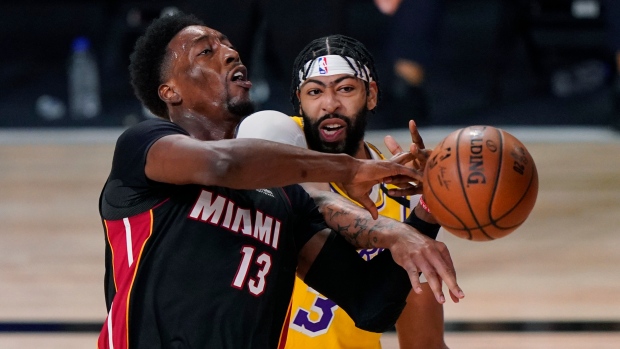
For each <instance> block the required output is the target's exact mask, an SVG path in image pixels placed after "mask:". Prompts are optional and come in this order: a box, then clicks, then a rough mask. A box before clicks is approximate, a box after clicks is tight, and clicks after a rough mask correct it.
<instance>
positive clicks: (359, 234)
mask: <svg viewBox="0 0 620 349" xmlns="http://www.w3.org/2000/svg"><path fill="white" fill-rule="evenodd" d="M306 190H307V191H308V193H309V194H310V196H311V197H312V198H313V199H314V201H315V202H316V203H317V205H318V206H319V210H320V211H321V213H322V214H323V217H324V218H325V221H326V222H327V225H328V226H329V227H330V228H332V229H334V230H335V231H336V232H338V233H339V234H341V235H342V236H343V237H344V239H346V240H347V241H348V242H349V243H350V244H352V245H353V246H355V247H356V248H377V247H380V248H386V249H389V250H390V251H391V253H392V256H393V258H394V261H396V263H398V264H399V265H400V266H402V267H403V268H404V269H405V270H406V271H407V273H408V274H409V278H410V280H411V284H412V286H413V289H414V291H415V292H416V293H422V292H423V289H422V286H421V283H420V279H419V273H420V272H422V273H424V275H425V276H426V279H427V282H428V284H429V286H430V287H431V289H432V290H433V293H434V295H435V299H436V300H437V302H439V303H444V302H445V297H444V294H443V291H442V281H443V282H445V283H446V285H448V288H449V289H450V295H451V297H452V300H453V301H454V302H458V300H459V299H460V298H463V297H464V295H463V292H462V291H461V289H460V288H459V287H458V285H457V284H456V272H455V270H454V265H453V264H452V259H451V257H450V252H449V251H448V249H447V247H446V245H445V244H444V243H442V242H439V241H435V240H433V239H431V238H429V237H427V236H426V235H423V234H421V233H420V230H428V229H434V234H436V233H437V230H438V229H439V226H437V225H435V224H431V223H428V222H424V221H422V220H421V219H420V218H418V216H417V215H416V212H419V211H418V210H419V209H420V208H417V209H416V210H414V211H413V212H412V215H411V216H410V218H409V219H408V221H409V222H410V224H406V223H401V222H398V221H396V220H394V219H391V218H387V217H383V216H380V217H379V218H378V219H377V220H373V219H371V217H370V216H369V214H368V212H366V211H365V210H363V209H362V208H361V207H359V206H356V205H354V204H353V203H351V202H350V201H348V200H347V199H345V198H343V197H342V196H340V195H338V194H334V193H331V192H326V191H322V190H317V189H312V188H309V189H306ZM416 218H417V219H416ZM429 235H432V233H429Z"/></svg>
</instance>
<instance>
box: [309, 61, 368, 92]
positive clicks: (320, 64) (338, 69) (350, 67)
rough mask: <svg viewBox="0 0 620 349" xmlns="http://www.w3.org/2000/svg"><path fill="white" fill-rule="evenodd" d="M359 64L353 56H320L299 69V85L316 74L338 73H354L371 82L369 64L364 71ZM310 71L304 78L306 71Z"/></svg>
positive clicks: (328, 74)
mask: <svg viewBox="0 0 620 349" xmlns="http://www.w3.org/2000/svg"><path fill="white" fill-rule="evenodd" d="M358 66H359V64H355V60H354V59H353V58H351V57H342V56H339V55H327V56H320V57H317V58H315V59H313V60H311V61H308V62H306V64H304V68H303V69H302V70H300V71H299V86H301V85H302V84H303V83H304V81H305V80H306V79H308V78H311V77H314V76H330V75H338V74H348V75H353V76H355V77H356V78H358V79H362V80H364V81H367V82H370V81H372V77H371V76H370V70H368V67H367V66H363V67H362V68H363V71H360V70H358V69H359V68H358ZM306 71H307V72H308V75H306V79H304V72H306Z"/></svg>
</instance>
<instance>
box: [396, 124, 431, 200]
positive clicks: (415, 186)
mask: <svg viewBox="0 0 620 349" xmlns="http://www.w3.org/2000/svg"><path fill="white" fill-rule="evenodd" d="M409 132H410V133H411V145H410V146H409V153H410V154H411V155H412V156H413V161H410V162H407V163H403V162H402V158H401V154H403V149H402V148H401V146H400V145H399V144H398V142H396V140H395V139H394V138H393V137H392V136H389V135H388V136H385V138H384V143H385V146H386V147H387V148H388V150H389V151H390V152H391V153H392V155H394V156H393V157H392V158H391V159H390V161H394V162H398V163H400V164H403V165H405V166H408V167H411V168H413V169H415V170H418V171H422V172H423V171H424V168H425V167H426V162H427V160H428V158H429V157H430V155H431V152H432V151H431V150H427V149H425V147H424V140H423V139H422V137H421V136H420V133H419V132H418V128H417V126H416V124H415V122H414V121H413V120H409ZM392 184H394V185H396V186H397V187H399V188H400V189H391V190H390V191H389V194H390V195H393V196H406V195H415V194H422V184H423V183H422V181H417V182H414V183H410V182H403V181H393V182H392Z"/></svg>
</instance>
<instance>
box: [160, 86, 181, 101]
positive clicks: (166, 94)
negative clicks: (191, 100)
mask: <svg viewBox="0 0 620 349" xmlns="http://www.w3.org/2000/svg"><path fill="white" fill-rule="evenodd" d="M157 93H158V94H159V98H161V100H162V101H164V102H166V103H170V104H175V103H179V102H181V100H182V98H181V95H180V94H178V93H177V91H176V89H175V87H174V85H173V84H161V85H159V88H158V89H157Z"/></svg>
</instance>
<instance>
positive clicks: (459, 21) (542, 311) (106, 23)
mask: <svg viewBox="0 0 620 349" xmlns="http://www.w3.org/2000/svg"><path fill="white" fill-rule="evenodd" d="M618 7H620V1H618V0H402V1H391V0H314V1H301V0H228V1H221V0H220V1H215V0H203V1H187V0H186V1H176V2H169V1H159V0H157V1H148V2H146V1H144V2H141V1H134V2H121V1H88V2H87V1H28V0H23V1H20V2H15V3H13V4H6V3H3V4H1V5H0V37H1V41H0V42H1V43H2V48H3V50H2V54H0V81H1V82H2V83H1V84H0V222H2V223H1V224H0V348H3V349H4V348H20V349H29V348H40V347H45V348H63V349H68V348H84V347H94V346H95V338H96V337H97V333H98V331H99V329H100V328H101V324H102V321H103V319H104V318H105V314H106V310H105V303H104V298H103V297H104V296H103V273H104V264H103V253H104V240H103V239H104V236H103V230H102V226H101V221H100V219H99V215H98V212H97V199H98V196H99V192H100V190H101V187H102V185H103V183H104V181H105V179H106V177H107V175H108V171H109V169H110V162H111V159H112V152H113V148H114V142H115V141H116V138H117V137H118V135H119V134H120V133H121V132H122V130H123V129H124V128H125V127H127V126H129V125H131V124H134V123H136V122H139V121H141V120H144V119H147V118H150V117H152V115H150V114H149V113H148V112H147V111H145V110H143V109H142V107H141V106H140V104H139V102H138V101H137V99H136V98H135V97H134V96H133V93H132V90H131V86H130V84H129V73H128V69H127V66H128V64H129V54H130V52H131V50H132V47H133V44H134V42H135V40H136V39H137V38H138V37H139V36H140V35H141V34H142V33H143V31H144V30H145V28H146V26H147V25H148V24H149V23H150V21H151V20H153V19H154V18H157V17H158V16H161V15H162V14H165V13H170V12H173V11H178V10H182V11H185V12H190V13H195V14H196V15H198V16H199V17H200V18H202V19H204V21H205V23H206V24H207V25H209V26H211V27H213V28H215V29H218V30H220V31H222V32H223V33H225V34H226V35H228V36H229V37H230V39H231V41H232V43H233V44H234V45H235V46H236V48H238V50H239V52H240V53H241V57H242V60H243V61H244V63H245V64H246V65H248V67H249V73H250V79H251V80H252V81H253V84H254V86H253V88H252V95H253V99H254V101H255V103H256V106H257V108H258V109H259V110H260V109H276V110H280V111H283V112H286V113H291V114H293V113H295V111H294V110H293V107H292V105H291V103H290V101H289V81H290V78H291V74H292V72H291V70H292V65H293V60H294V58H295V56H296V55H297V53H298V52H299V51H300V50H301V49H302V48H303V46H305V45H306V44H307V43H308V42H309V41H310V40H312V39H315V38H318V37H320V36H324V35H328V34H333V33H342V34H347V35H350V36H353V37H355V38H357V39H359V40H361V41H362V42H363V43H364V44H366V46H367V47H368V49H369V50H370V51H371V52H372V53H373V55H374V57H375V61H376V64H377V67H378V69H379V73H380V85H381V92H382V99H381V101H380V104H379V107H378V110H377V112H376V113H375V114H374V115H373V116H372V117H371V119H370V131H369V132H368V135H367V136H368V137H367V138H368V140H369V141H371V142H372V143H373V144H376V145H377V146H379V147H380V148H381V149H382V150H384V151H385V149H384V148H383V147H382V142H383V141H382V139H383V136H384V135H386V134H391V135H393V136H394V137H395V138H396V139H397V140H398V141H399V142H400V143H401V144H403V145H405V144H408V143H409V142H410V137H409V134H408V131H407V130H406V122H407V120H409V119H412V118H413V119H415V120H416V121H417V123H418V125H420V132H421V134H422V136H423V137H424V139H425V142H426V145H427V147H428V148H432V147H434V146H435V145H436V144H437V143H438V142H439V141H440V140H441V139H442V138H443V137H445V136H446V135H447V134H448V133H450V132H452V131H453V130H455V129H457V128H459V127H462V126H467V125H473V124H489V125H494V126H498V127H502V128H504V129H506V130H507V131H509V132H510V133H512V134H513V135H515V136H516V137H517V138H519V139H520V140H521V141H522V142H523V143H524V144H525V145H526V147H527V148H528V150H529V151H530V152H531V154H532V155H533V158H534V159H535V161H536V164H537V167H538V171H539V176H540V189H539V196H538V200H537V203H536V207H535V208H534V210H533V212H532V214H531V216H530V217H529V218H528V220H527V221H526V222H525V224H524V225H523V226H522V227H521V228H519V229H518V230H517V231H516V232H515V233H513V234H511V235H510V236H508V237H506V238H503V239H500V240H498V241H493V242H488V243H486V242H485V243H474V242H470V241H466V240H462V239H458V238H456V237H454V236H451V235H449V234H448V233H446V235H447V236H446V237H447V244H448V247H449V248H450V251H451V254H452V256H453V259H454V261H455V265H456V267H457V271H458V273H459V282H460V284H461V286H462V287H463V288H464V290H465V292H466V294H467V297H466V299H465V300H464V301H463V302H461V303H460V304H458V305H455V304H448V305H446V307H445V314H446V331H447V335H446V338H447V343H448V345H450V347H451V348H465V349H468V348H472V349H473V348H476V349H484V348H504V349H506V348H541V349H542V348H545V349H549V348H563V349H566V348H591V347H596V348H610V349H611V348H618V347H620V299H619V298H618V294H620V268H619V267H618V265H620V253H618V251H620V230H619V228H618V227H619V226H620V215H618V213H619V212H620V156H618V154H620V131H619V130H620V79H619V78H618V71H619V69H618V63H619V62H620V55H619V52H620V15H619V14H618V13H619V12H618V11H619V10H618ZM72 100H78V101H82V102H84V101H87V102H88V103H75V102H72ZM384 338H385V343H384V344H385V348H386V349H391V348H396V344H395V341H394V334H393V333H389V334H387V335H386V336H384Z"/></svg>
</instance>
